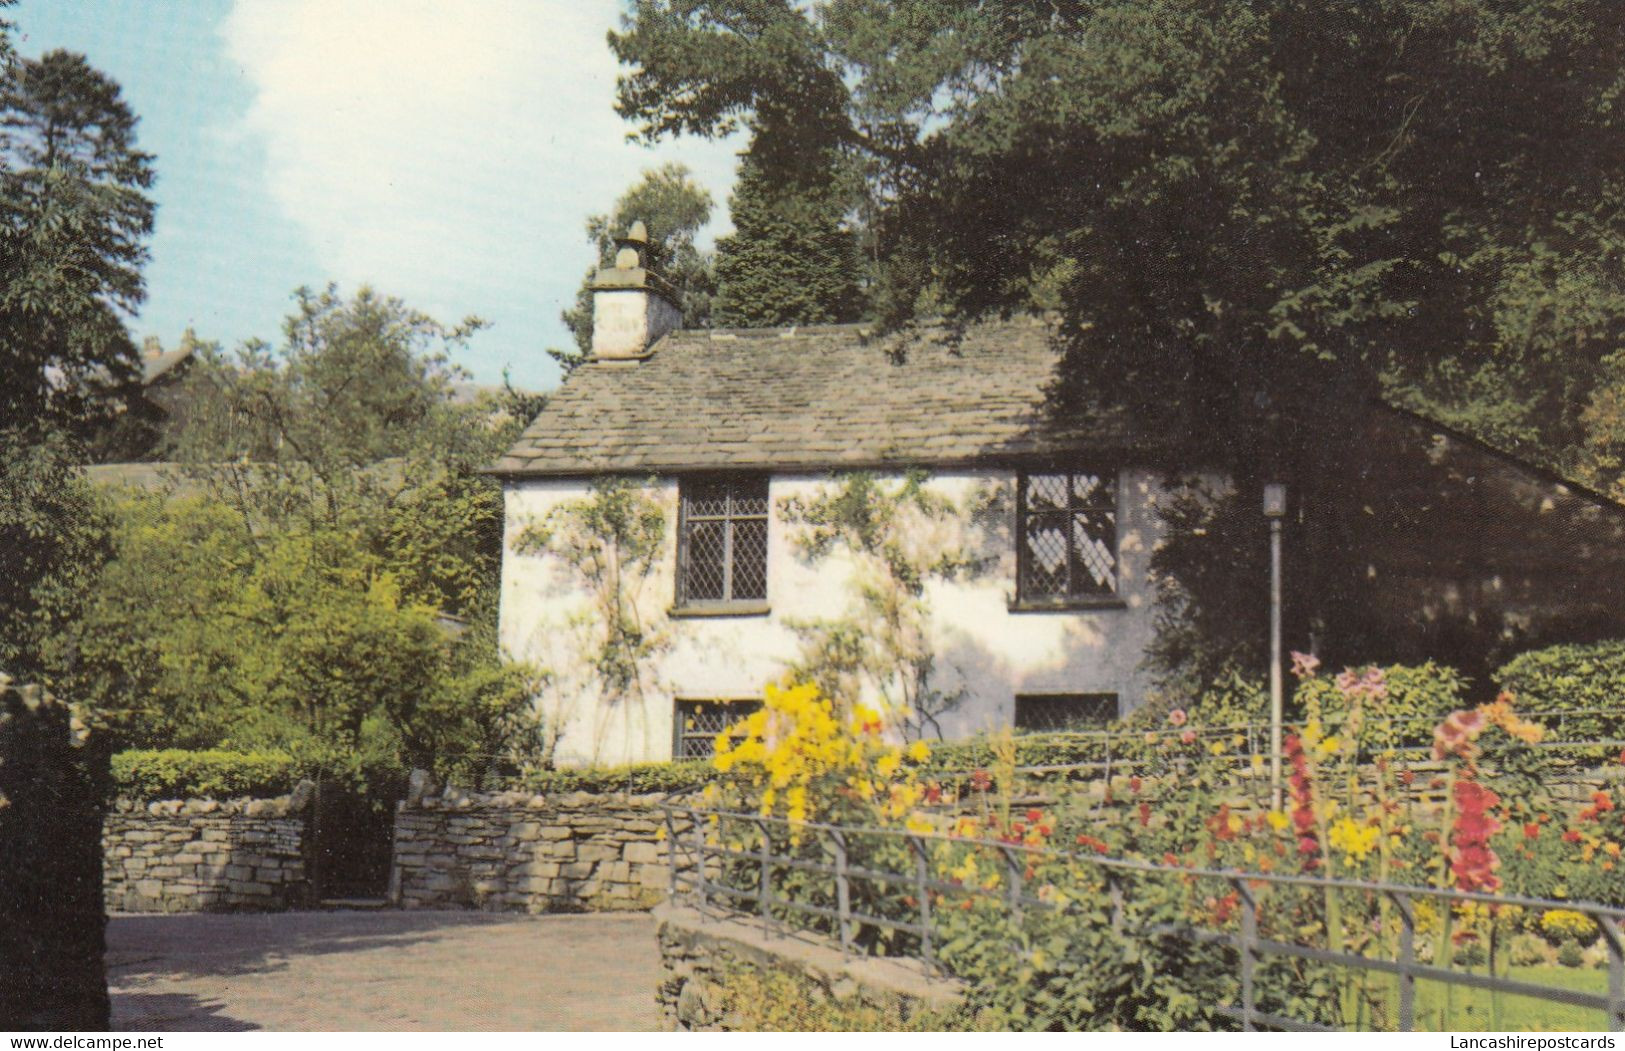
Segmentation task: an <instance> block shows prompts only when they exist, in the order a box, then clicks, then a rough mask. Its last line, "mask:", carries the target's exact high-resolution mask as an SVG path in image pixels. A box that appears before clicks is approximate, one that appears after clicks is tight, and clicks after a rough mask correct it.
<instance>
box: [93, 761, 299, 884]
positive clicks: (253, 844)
mask: <svg viewBox="0 0 1625 1051" xmlns="http://www.w3.org/2000/svg"><path fill="white" fill-rule="evenodd" d="M311 796H312V792H311V787H310V786H309V784H308V783H306V784H301V785H300V786H299V787H298V788H296V789H295V790H294V792H293V793H292V794H290V795H286V796H281V797H279V798H276V799H233V800H224V801H219V800H213V799H186V800H179V799H175V800H167V801H163V802H156V803H135V802H129V801H124V800H121V801H119V802H118V803H117V804H115V806H114V807H113V810H112V811H111V812H110V813H109V814H108V815H107V819H106V821H105V822H104V824H103V827H102V854H103V857H104V859H105V860H104V869H105V872H106V895H107V907H108V908H109V909H111V910H114V911H119V912H227V911H261V912H269V911H278V910H281V909H290V908H297V907H299V906H302V905H306V904H309V893H310V884H309V881H308V880H307V878H306V872H305V846H306V843H305V832H306V827H307V823H308V818H309V813H310V802H311Z"/></svg>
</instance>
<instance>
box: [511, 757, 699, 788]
mask: <svg viewBox="0 0 1625 1051" xmlns="http://www.w3.org/2000/svg"><path fill="white" fill-rule="evenodd" d="M714 777H716V771H715V770H713V769H712V768H711V764H710V763H709V762H706V761H704V760H684V761H681V762H673V763H637V764H634V765H631V766H582V767H571V768H568V769H563V770H538V771H535V772H533V773H531V774H528V775H526V776H525V778H524V781H523V785H524V788H525V789H526V790H527V791H531V792H540V793H543V794H546V793H558V792H628V793H631V794H634V795H637V794H642V793H647V792H688V791H692V790H694V789H698V788H704V787H705V786H706V784H708V783H709V782H710V781H711V780H712V779H713V778H714Z"/></svg>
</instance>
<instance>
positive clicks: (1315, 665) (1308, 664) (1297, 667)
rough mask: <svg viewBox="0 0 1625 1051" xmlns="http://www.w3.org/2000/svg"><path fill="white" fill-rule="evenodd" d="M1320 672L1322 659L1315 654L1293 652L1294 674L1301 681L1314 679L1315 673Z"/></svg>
mask: <svg viewBox="0 0 1625 1051" xmlns="http://www.w3.org/2000/svg"><path fill="white" fill-rule="evenodd" d="M1319 670H1320V658H1319V657H1317V656H1315V655H1314V654H1313V653H1299V652H1298V651H1297V650H1293V651H1292V674H1293V675H1294V676H1296V677H1297V678H1300V679H1311V678H1314V675H1315V672H1317V671H1319Z"/></svg>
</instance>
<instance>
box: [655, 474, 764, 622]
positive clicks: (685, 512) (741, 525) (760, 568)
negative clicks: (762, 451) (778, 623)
mask: <svg viewBox="0 0 1625 1051" xmlns="http://www.w3.org/2000/svg"><path fill="white" fill-rule="evenodd" d="M681 490H682V512H681V515H682V517H681V522H680V524H679V526H678V551H677V605H678V606H679V607H692V606H716V607H726V606H740V605H747V606H756V605H761V604H762V603H765V602H766V601H767V518H768V515H767V479H766V478H763V477H752V476H718V477H710V478H685V479H683V481H682V483H681Z"/></svg>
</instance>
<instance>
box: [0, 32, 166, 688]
mask: <svg viewBox="0 0 1625 1051" xmlns="http://www.w3.org/2000/svg"><path fill="white" fill-rule="evenodd" d="M11 28H12V27H11V25H10V23H9V22H7V21H4V20H0V550H3V551H5V552H6V560H5V566H4V568H3V569H0V667H3V668H5V669H6V670H7V671H9V672H11V673H12V674H14V675H19V676H22V677H24V678H25V679H38V678H40V677H41V676H42V675H43V674H44V672H45V668H44V666H43V661H42V659H41V649H42V647H43V646H44V643H45V639H46V638H48V637H49V636H50V635H51V634H52V633H53V632H55V631H57V630H59V629H60V627H61V626H62V624H63V623H65V622H66V621H68V620H70V619H71V618H72V617H73V616H74V615H75V614H76V610H77V603H78V597H79V595H80V594H81V593H82V592H83V590H84V588H85V585H86V582H87V580H88V579H89V578H90V577H92V576H93V575H94V572H95V569H96V567H97V565H98V564H99V563H100V561H101V560H102V559H103V558H104V557H106V554H107V547H106V526H107V523H106V519H105V517H104V515H103V513H102V509H101V508H100V506H99V504H98V501H97V499H96V497H95V495H94V494H93V493H92V492H91V491H90V490H89V488H88V487H87V486H86V485H85V484H84V483H83V481H81V480H80V479H79V478H78V477H77V471H76V468H77V464H78V462H79V460H80V456H81V455H82V450H83V443H84V442H85V440H86V439H88V438H89V437H90V436H92V435H93V434H94V433H95V432H96V430H97V429H98V428H99V427H101V426H103V425H104V424H105V423H106V421H107V420H109V419H110V418H112V417H113V416H115V415H116V414H117V412H118V411H119V409H120V407H121V405H122V401H123V395H124V394H125V393H127V391H128V389H129V387H130V385H131V384H132V383H133V382H134V381H135V380H136V378H137V377H138V376H139V373H140V363H139V354H138V351H137V350H136V347H135V345H134V343H133V342H132V341H131V339H130V338H129V335H128V333H127V332H126V330H125V327H124V321H125V318H126V317H128V316H129V315H130V314H132V313H133V312H134V311H135V309H136V308H137V307H138V306H139V304H140V303H141V301H142V298H143V296H144V287H143V283H142V277H141V267H142V265H143V263H145V261H146V258H147V249H146V239H147V236H148V235H149V234H150V233H151V230H152V214H153V205H152V202H151V200H150V199H149V198H148V197H147V195H146V191H147V190H148V189H149V188H150V187H151V185H152V182H153V178H154V176H153V169H152V157H151V156H150V155H149V154H147V153H144V152H142V151H141V150H140V149H139V148H138V147H137V145H136V135H135V129H136V117H135V115H134V114H133V113H132V112H131V111H130V109H129V107H128V105H127V104H126V103H125V102H124V100H123V98H122V96H121V93H120V90H119V87H118V85H117V84H115V83H114V82H113V81H112V80H111V79H109V78H108V77H107V76H106V75H104V74H102V73H100V72H99V71H97V70H95V69H93V68H92V67H91V66H90V65H89V64H88V63H87V62H86V61H85V59H84V57H83V56H82V55H76V54H72V53H69V52H66V51H52V52H50V53H48V54H46V55H44V56H42V57H40V58H38V59H30V58H22V57H19V56H18V55H16V53H15V52H14V50H13V49H12V47H11V41H10V37H9V31H10V29H11Z"/></svg>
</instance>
